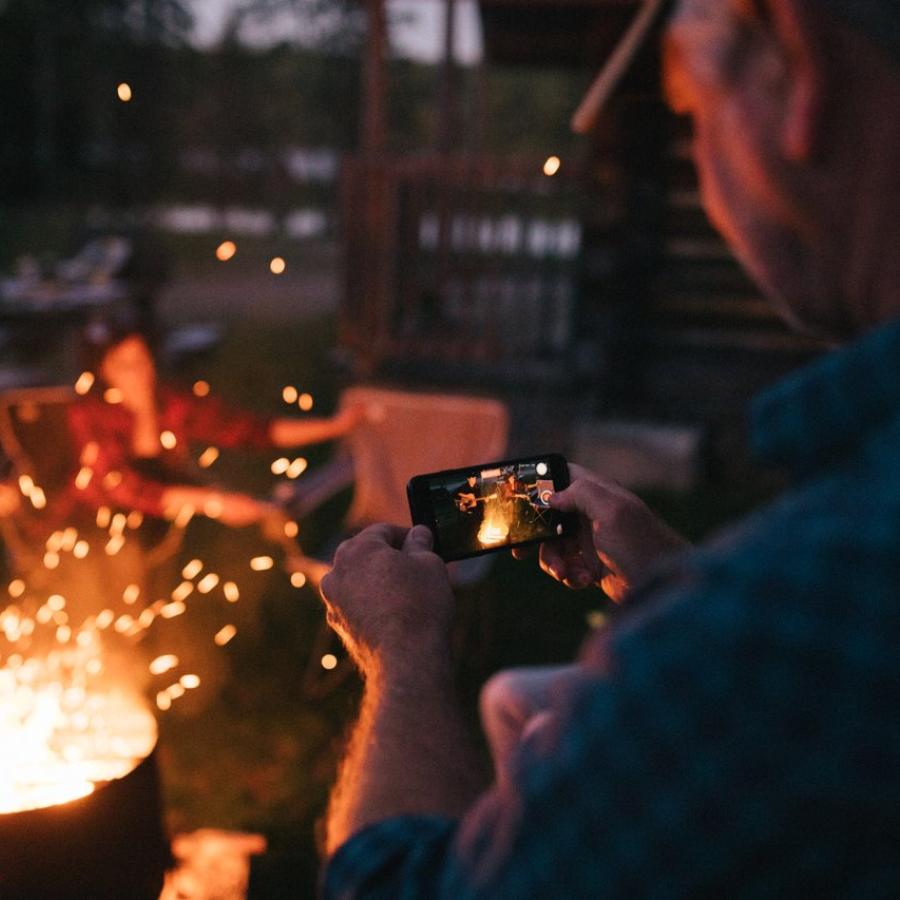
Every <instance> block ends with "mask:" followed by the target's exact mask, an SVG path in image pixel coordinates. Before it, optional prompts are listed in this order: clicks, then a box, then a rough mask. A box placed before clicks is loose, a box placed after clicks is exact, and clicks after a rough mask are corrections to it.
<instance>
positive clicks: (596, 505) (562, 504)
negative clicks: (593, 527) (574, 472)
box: [550, 478, 622, 522]
mask: <svg viewBox="0 0 900 900" xmlns="http://www.w3.org/2000/svg"><path fill="white" fill-rule="evenodd" d="M621 500H622V498H621V496H620V494H619V492H618V491H614V490H612V485H607V484H605V483H601V482H598V481H594V480H591V479H588V478H578V479H576V480H575V481H573V482H572V484H571V485H569V487H567V488H566V489H565V490H564V491H559V492H558V493H556V494H552V495H551V496H550V505H551V506H552V507H553V508H554V509H558V510H561V511H562V512H578V513H581V514H582V515H583V516H586V517H587V518H588V519H590V520H591V521H592V522H597V521H603V520H604V519H606V518H608V517H609V516H611V515H612V514H613V513H614V512H615V510H616V508H617V507H618V505H619V504H620V503H621Z"/></svg>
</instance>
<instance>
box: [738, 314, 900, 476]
mask: <svg viewBox="0 0 900 900" xmlns="http://www.w3.org/2000/svg"><path fill="white" fill-rule="evenodd" d="M750 414H751V439H752V445H753V450H754V453H755V454H756V456H757V458H758V459H760V460H762V461H764V462H769V463H777V464H780V465H787V466H788V467H789V468H790V469H791V470H792V471H793V472H794V474H795V475H809V474H812V473H813V472H814V471H815V470H817V469H821V468H822V467H823V466H825V465H828V464H829V463H831V462H834V461H836V460H838V459H840V458H842V457H845V456H846V455H848V454H849V453H852V452H853V450H854V449H856V448H858V447H859V446H860V445H861V444H862V443H863V442H864V441H865V440H866V439H867V438H868V437H869V436H870V434H871V432H872V431H873V430H874V429H876V428H877V427H878V426H879V425H881V424H882V423H883V422H885V421H886V420H888V419H890V418H892V417H895V416H897V415H900V319H898V320H894V321H892V322H891V323H890V324H888V325H885V326H882V327H880V328H879V329H877V330H876V331H873V332H871V333H870V334H867V335H866V336H864V337H863V338H861V339H859V340H858V341H856V342H855V343H853V344H851V345H850V346H849V347H846V348H844V349H842V350H839V351H836V352H834V353H830V354H828V355H827V356H825V357H823V358H822V359H819V360H817V361H816V362H814V363H813V364H811V365H810V366H807V367H806V368H804V369H803V370H801V371H800V372H798V373H796V374H795V375H792V376H790V377H788V378H786V379H784V380H783V381H781V382H780V383H779V384H777V385H776V386H775V387H774V388H771V389H770V390H768V391H765V392H764V393H763V394H761V395H760V396H758V397H757V398H756V399H755V400H754V402H753V404H752V406H751V413H750Z"/></svg>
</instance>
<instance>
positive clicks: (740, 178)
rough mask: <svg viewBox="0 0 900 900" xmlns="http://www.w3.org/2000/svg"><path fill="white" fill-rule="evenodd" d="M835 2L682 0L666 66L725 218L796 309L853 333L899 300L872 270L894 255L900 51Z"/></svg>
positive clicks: (810, 324) (711, 208)
mask: <svg viewBox="0 0 900 900" xmlns="http://www.w3.org/2000/svg"><path fill="white" fill-rule="evenodd" d="M860 2H862V3H866V2H875V0H860ZM889 2H892V0H884V3H885V5H887V3H889ZM827 6H828V2H827V0H680V2H679V3H678V4H677V6H676V8H675V12H674V15H673V17H672V20H671V22H670V25H669V28H668V32H667V36H666V65H665V72H666V87H667V93H668V95H669V98H670V102H671V104H672V105H673V106H674V108H675V109H676V110H678V111H680V112H684V113H687V114H689V115H690V116H691V118H692V120H693V124H694V157H695V161H696V163H697V167H698V170H699V175H700V183H701V191H702V195H703V202H704V206H705V207H706V210H707V212H708V213H709V215H710V217H711V218H712V220H713V222H714V224H715V225H716V226H717V227H718V228H719V230H720V231H721V232H722V233H723V235H724V236H725V237H726V238H727V239H728V241H729V242H730V243H731V245H732V246H733V248H734V249H735V251H736V252H737V254H738V256H739V257H740V259H741V260H742V262H743V263H744V264H745V266H746V267H747V268H748V270H749V271H750V272H751V274H752V275H753V276H754V277H755V278H756V280H757V281H758V282H759V284H760V285H761V286H762V287H763V289H764V290H765V291H766V292H767V294H768V295H769V296H770V297H771V298H772V299H773V300H774V301H775V302H776V303H777V304H778V306H779V308H780V310H781V311H782V312H783V313H784V315H785V316H786V317H787V318H788V319H789V320H791V321H792V322H793V323H794V324H795V325H797V326H798V327H800V328H802V329H803V330H806V331H809V332H811V333H814V334H818V335H821V336H823V337H829V338H843V337H847V336H850V335H852V334H854V333H856V332H858V331H860V330H863V329H865V328H866V327H868V326H870V325H872V324H874V323H876V322H878V321H881V320H883V319H885V318H888V317H889V316H890V315H891V314H892V313H893V314H900V298H898V297H897V294H896V293H894V294H893V297H892V299H888V298H886V297H885V288H886V287H887V285H879V284H877V283H873V279H874V280H875V281H876V282H877V279H878V272H879V270H880V269H883V265H884V262H885V259H884V257H885V254H888V253H891V255H896V254H895V253H893V251H891V247H892V246H896V244H895V241H896V237H897V234H898V228H897V221H896V220H897V218H898V217H897V209H898V206H897V200H898V199H900V197H898V194H897V191H898V188H900V175H898V168H900V167H898V166H897V164H896V160H897V159H898V154H900V58H898V59H894V58H893V57H892V56H890V55H889V54H888V53H886V52H884V50H883V49H882V48H881V47H880V46H879V45H878V44H876V42H875V41H874V40H872V39H871V38H870V37H869V36H867V35H865V34H863V33H862V32H857V31H856V30H854V29H853V28H852V27H848V26H847V24H845V22H844V21H843V20H841V19H840V18H838V17H835V16H833V15H832V14H831V13H830V12H829V11H828V9H827ZM892 113H893V115H892ZM886 201H890V202H886ZM890 274H891V281H893V280H894V276H895V275H896V272H895V271H892V272H891V273H890ZM892 302H893V303H894V304H896V305H894V307H893V309H892V310H891V309H890V308H886V306H887V307H889V306H890V304H891V303H892Z"/></svg>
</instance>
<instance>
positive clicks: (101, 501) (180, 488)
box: [68, 331, 362, 527]
mask: <svg viewBox="0 0 900 900" xmlns="http://www.w3.org/2000/svg"><path fill="white" fill-rule="evenodd" d="M104 338H105V339H104ZM92 354H93V357H94V359H93V363H94V365H93V366H92V369H93V372H94V375H95V381H94V384H93V386H92V387H91V389H90V391H89V393H88V394H87V395H85V396H84V397H83V398H81V399H80V400H79V401H78V402H76V403H74V404H72V406H71V408H70V410H69V414H68V423H69V429H70V432H71V435H72V437H73V438H74V441H75V443H76V445H77V447H78V448H79V449H80V453H81V466H82V467H83V470H86V471H89V472H90V478H89V479H88V478H87V477H86V475H85V476H84V480H82V481H80V482H77V483H76V485H75V488H74V493H75V495H76V499H77V502H78V503H79V504H86V505H87V506H88V507H90V508H93V509H97V508H99V507H100V506H104V505H106V506H112V507H114V508H119V509H126V510H139V511H140V512H142V513H145V514H146V515H150V516H155V517H160V518H162V517H171V516H174V515H176V514H177V513H178V511H179V510H181V509H182V508H184V507H190V508H191V509H193V510H194V511H195V512H197V513H200V514H208V515H212V516H214V517H215V518H217V519H219V521H221V522H222V523H223V524H225V525H231V526H237V527H240V526H244V525H250V524H253V523H255V522H259V521H261V520H262V519H264V518H265V517H266V516H267V515H269V514H271V513H272V508H271V505H270V504H268V503H266V502H264V501H261V500H258V499H256V498H254V497H250V496H249V495H247V494H243V493H239V492H234V491H225V490H221V489H220V488H218V487H217V486H215V485H214V484H211V483H210V482H209V480H208V479H207V478H206V477H205V473H204V472H203V470H202V469H201V468H200V466H199V465H198V464H197V461H196V460H197V457H196V455H195V448H196V447H198V446H201V447H206V446H212V447H215V448H219V447H225V448H234V447H245V448H248V449H264V448H266V447H300V446H304V445H306V444H315V443H319V442H322V441H328V440H333V439H335V438H339V437H341V436H343V435H345V434H347V433H348V432H349V431H350V430H351V429H352V428H353V427H354V426H355V425H356V423H357V422H358V421H359V419H360V417H361V415H362V412H361V410H360V409H358V408H349V409H345V410H342V411H341V412H340V413H338V414H337V415H335V416H332V417H329V418H320V417H306V418H288V417H282V418H264V417H260V416H257V415H255V414H253V413H249V412H246V411H244V410H237V409H234V408H231V407H227V406H226V405H225V404H223V403H221V402H220V401H219V400H217V399H215V398H212V397H210V396H204V397H198V396H195V395H194V394H193V393H192V392H191V391H187V390H179V389H176V388H172V387H169V386H166V385H160V384H158V383H157V377H156V365H155V363H154V360H153V356H152V354H151V352H150V349H149V347H148V345H147V342H146V340H145V338H144V337H143V336H142V335H141V334H139V333H137V332H133V331H129V332H125V333H120V334H118V335H101V340H100V341H99V342H95V344H94V345H93V347H92Z"/></svg>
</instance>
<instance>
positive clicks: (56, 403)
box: [0, 386, 78, 494]
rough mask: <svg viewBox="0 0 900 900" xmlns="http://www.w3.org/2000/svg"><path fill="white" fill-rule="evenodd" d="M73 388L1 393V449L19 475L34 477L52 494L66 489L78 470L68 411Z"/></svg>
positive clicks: (27, 389)
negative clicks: (67, 418)
mask: <svg viewBox="0 0 900 900" xmlns="http://www.w3.org/2000/svg"><path fill="white" fill-rule="evenodd" d="M74 399H75V392H74V391H73V390H72V388H71V387H70V386H61V387H36V388H20V389H16V390H11V391H4V392H3V393H2V394H0V448H2V450H3V453H4V454H5V455H6V457H7V458H8V459H9V460H10V461H11V462H12V464H13V468H14V472H15V474H16V475H30V476H32V477H33V478H34V480H35V482H37V483H38V484H39V485H41V487H43V488H44V489H45V490H46V491H47V492H48V494H53V493H56V492H57V491H60V490H63V489H64V488H65V487H66V486H67V485H68V483H69V480H70V479H71V477H72V476H73V474H74V472H75V471H76V470H77V468H78V452H77V450H76V448H75V446H74V444H73V442H72V440H71V438H70V437H69V428H68V424H67V422H66V410H67V408H68V406H69V404H70V403H72V401H73V400H74Z"/></svg>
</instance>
